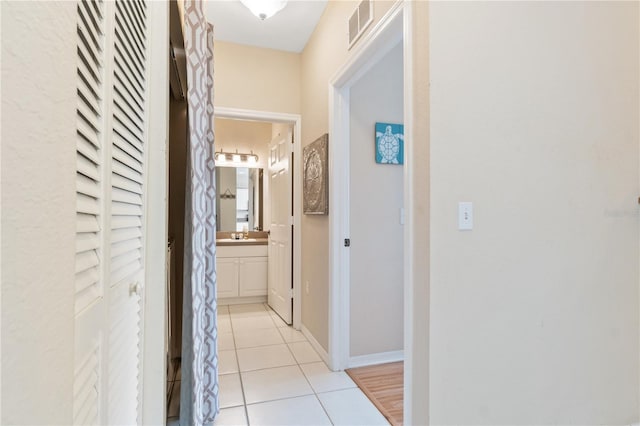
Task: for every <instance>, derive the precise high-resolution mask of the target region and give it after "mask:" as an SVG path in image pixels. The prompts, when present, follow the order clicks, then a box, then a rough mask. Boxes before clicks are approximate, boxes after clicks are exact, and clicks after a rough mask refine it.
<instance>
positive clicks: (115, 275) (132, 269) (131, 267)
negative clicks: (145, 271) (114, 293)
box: [111, 252, 142, 286]
mask: <svg viewBox="0 0 640 426" xmlns="http://www.w3.org/2000/svg"><path fill="white" fill-rule="evenodd" d="M137 253H138V256H135V254H136V253H131V256H133V259H131V257H130V256H126V257H127V258H128V259H127V261H128V262H129V263H124V261H123V260H121V259H119V258H116V259H114V261H118V267H117V268H112V269H111V285H112V286H114V285H117V284H119V283H120V282H122V281H124V280H125V279H127V278H131V277H132V276H135V275H136V274H137V273H138V272H139V271H140V269H141V268H142V263H140V254H139V252H137Z"/></svg>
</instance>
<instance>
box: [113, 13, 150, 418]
mask: <svg viewBox="0 0 640 426" xmlns="http://www.w3.org/2000/svg"><path fill="white" fill-rule="evenodd" d="M146 26H147V24H146V4H145V3H144V2H141V1H117V2H115V25H114V27H115V28H114V35H115V38H114V50H113V78H112V83H113V84H112V89H113V98H112V105H111V108H112V110H111V124H112V132H111V158H112V162H111V177H110V181H111V184H110V186H111V194H110V195H111V200H110V201H111V223H110V231H111V232H110V235H111V238H110V282H109V288H110V290H109V291H110V297H109V358H108V359H109V361H108V362H109V403H108V404H109V409H108V410H109V414H108V419H109V424H118V425H123V424H135V423H136V421H137V417H138V406H139V400H140V398H139V395H138V380H139V378H140V375H141V374H140V373H141V371H140V362H139V358H140V341H141V340H140V338H141V336H140V332H141V329H142V328H141V324H140V318H141V300H140V295H141V291H142V287H143V286H144V261H143V235H144V231H143V223H144V220H143V213H144V179H145V177H144V171H145V151H146V146H147V143H146V87H147V83H146V67H147V58H146V44H147V39H146V34H147V28H146Z"/></svg>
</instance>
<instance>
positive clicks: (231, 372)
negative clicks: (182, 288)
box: [168, 304, 389, 426]
mask: <svg viewBox="0 0 640 426" xmlns="http://www.w3.org/2000/svg"><path fill="white" fill-rule="evenodd" d="M218 332H219V338H218V345H219V347H218V355H219V374H220V407H221V410H220V414H218V417H217V418H216V421H215V422H214V423H213V426H226V425H331V424H333V425H345V426H346V425H349V426H351V425H388V424H389V423H388V422H387V421H386V419H385V418H384V416H382V414H380V412H379V411H378V409H377V408H376V407H375V406H374V405H373V404H372V403H371V401H369V399H368V398H367V397H366V396H365V395H364V394H363V393H362V391H361V390H360V389H358V387H357V386H356V385H355V383H353V381H352V380H351V379H350V378H349V376H347V374H346V373H344V372H332V371H330V370H329V369H328V368H327V366H326V365H325V363H324V362H323V361H322V359H321V358H320V356H319V355H318V354H317V353H316V351H315V350H314V349H313V346H311V344H310V343H309V342H308V341H307V339H306V338H305V336H304V335H303V334H302V333H300V332H299V331H297V330H294V329H293V328H291V327H289V326H287V324H285V323H284V321H282V319H281V318H280V317H279V316H278V315H276V313H275V312H273V311H272V310H271V309H270V308H269V307H268V306H267V305H265V304H248V305H231V306H219V307H218ZM173 384H174V390H173V392H174V395H175V396H177V398H171V401H170V404H169V410H168V413H169V416H170V417H169V421H168V424H169V425H171V426H177V425H180V422H179V420H178V418H177V416H178V403H177V402H176V401H175V400H177V399H179V395H180V380H179V376H177V378H176V380H175V382H174V383H173Z"/></svg>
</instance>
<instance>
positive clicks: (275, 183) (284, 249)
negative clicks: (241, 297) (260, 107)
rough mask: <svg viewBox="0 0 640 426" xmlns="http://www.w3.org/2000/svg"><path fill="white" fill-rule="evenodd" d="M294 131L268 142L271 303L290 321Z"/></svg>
mask: <svg viewBox="0 0 640 426" xmlns="http://www.w3.org/2000/svg"><path fill="white" fill-rule="evenodd" d="M291 135H292V134H291V133H289V134H287V135H286V136H281V137H279V138H276V139H274V140H273V141H271V143H270V144H269V168H268V170H269V192H270V200H269V205H270V206H271V207H270V212H271V219H270V223H269V231H270V236H269V268H268V269H269V276H268V294H267V299H268V302H269V306H271V308H272V309H273V310H274V311H276V313H277V314H278V315H280V317H281V318H282V319H283V320H284V321H285V322H286V323H287V324H291V318H292V305H291V301H292V294H293V291H292V288H291V286H292V271H291V257H292V234H293V220H292V219H293V211H292V207H293V203H292V196H291V194H292V173H291V168H290V164H291V147H292V137H291Z"/></svg>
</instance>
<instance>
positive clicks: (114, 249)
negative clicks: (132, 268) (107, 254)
mask: <svg viewBox="0 0 640 426" xmlns="http://www.w3.org/2000/svg"><path fill="white" fill-rule="evenodd" d="M141 248H142V241H141V240H140V239H139V238H136V239H134V240H125V241H123V242H121V243H116V244H111V256H112V257H117V256H120V255H122V254H125V253H128V252H132V251H134V250H139V249H141Z"/></svg>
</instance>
